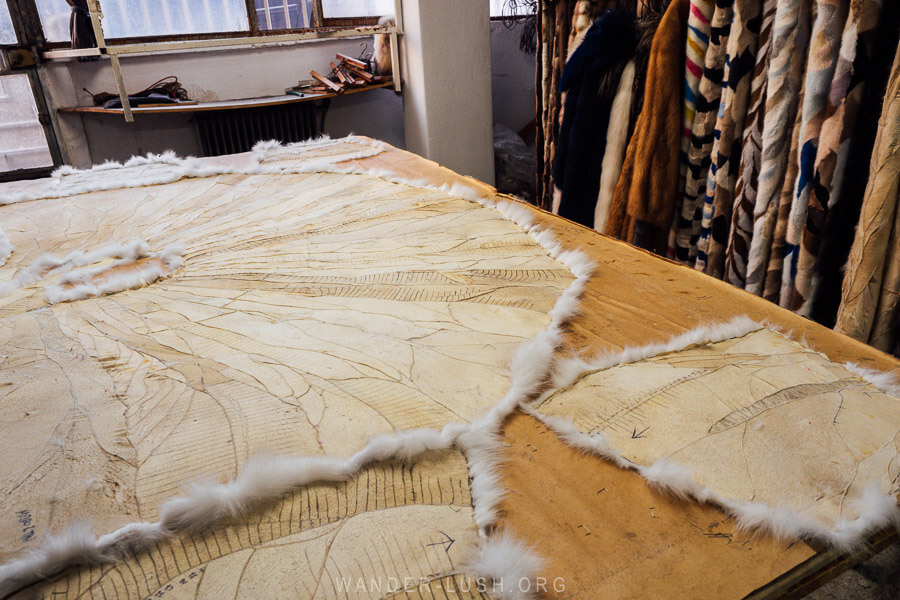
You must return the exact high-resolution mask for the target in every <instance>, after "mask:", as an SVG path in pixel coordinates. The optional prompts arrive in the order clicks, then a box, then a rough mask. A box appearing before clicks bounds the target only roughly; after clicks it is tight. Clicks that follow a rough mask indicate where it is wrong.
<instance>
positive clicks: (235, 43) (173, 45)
mask: <svg viewBox="0 0 900 600" xmlns="http://www.w3.org/2000/svg"><path fill="white" fill-rule="evenodd" d="M394 32H396V33H397V34H402V32H401V31H399V30H398V29H397V28H396V27H393V26H391V27H379V26H377V25H374V26H359V27H349V28H328V29H314V30H307V31H298V32H296V33H283V34H277V35H258V36H242V37H229V38H210V39H205V40H182V41H172V42H147V43H133V44H116V45H111V46H108V47H106V48H105V49H103V51H102V52H101V50H100V49H99V48H83V49H78V50H49V51H47V52H44V53H43V54H42V57H43V58H44V59H45V60H72V59H76V58H82V57H86V56H121V55H153V54H162V53H168V52H185V51H189V52H194V51H197V50H223V49H230V48H246V47H248V46H254V47H263V46H270V45H272V46H276V45H284V44H296V43H303V42H309V41H316V40H329V39H341V38H355V37H368V36H371V35H375V34H380V33H386V34H390V33H394Z"/></svg>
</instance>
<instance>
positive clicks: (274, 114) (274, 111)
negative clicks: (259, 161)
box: [196, 102, 321, 156]
mask: <svg viewBox="0 0 900 600" xmlns="http://www.w3.org/2000/svg"><path fill="white" fill-rule="evenodd" d="M318 110H321V109H317V108H316V107H315V106H314V105H313V103H312V102H295V103H293V104H283V105H280V106H265V107H260V108H242V109H236V110H216V111H201V112H198V113H196V114H197V125H198V127H199V129H200V145H201V148H202V149H203V155H204V156H218V155H221V154H234V153H236V152H247V151H248V150H250V149H251V148H253V145H254V144H256V142H259V141H261V140H279V141H282V142H300V141H303V140H308V139H310V138H314V137H318V136H319V134H320V133H321V124H320V123H319V121H318V119H317V112H318Z"/></svg>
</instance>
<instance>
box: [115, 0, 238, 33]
mask: <svg viewBox="0 0 900 600" xmlns="http://www.w3.org/2000/svg"><path fill="white" fill-rule="evenodd" d="M100 6H101V8H102V9H103V17H104V19H103V35H105V36H106V37H108V38H117V37H137V36H152V35H171V34H178V33H212V32H216V31H246V30H247V29H249V25H248V23H247V5H246V4H245V3H244V0H101V2H100Z"/></svg>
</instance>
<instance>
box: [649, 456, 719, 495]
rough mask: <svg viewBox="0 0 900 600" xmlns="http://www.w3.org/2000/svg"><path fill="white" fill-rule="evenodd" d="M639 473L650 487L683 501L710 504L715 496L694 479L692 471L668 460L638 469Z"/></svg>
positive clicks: (661, 460)
mask: <svg viewBox="0 0 900 600" xmlns="http://www.w3.org/2000/svg"><path fill="white" fill-rule="evenodd" d="M637 471H638V473H640V474H641V476H642V477H643V478H644V479H646V480H647V483H649V484H650V487H651V488H653V489H655V490H657V491H660V492H665V493H667V494H671V495H672V496H675V497H676V498H681V499H682V500H697V501H699V502H708V501H709V500H711V499H713V498H714V497H715V494H714V493H713V491H712V490H711V489H709V488H708V487H703V486H701V485H700V484H698V483H697V482H696V481H694V479H693V478H692V469H691V468H690V467H688V466H686V465H682V464H678V463H676V462H672V461H669V460H666V459H664V458H663V459H660V460H658V461H656V462H654V463H653V464H652V465H650V466H649V467H637Z"/></svg>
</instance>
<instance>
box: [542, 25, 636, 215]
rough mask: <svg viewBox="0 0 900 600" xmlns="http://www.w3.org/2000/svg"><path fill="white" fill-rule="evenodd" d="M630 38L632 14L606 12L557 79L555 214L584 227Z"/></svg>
mask: <svg viewBox="0 0 900 600" xmlns="http://www.w3.org/2000/svg"><path fill="white" fill-rule="evenodd" d="M635 42H636V34H635V29H634V18H633V16H632V15H631V14H630V13H629V12H628V11H624V10H612V11H607V12H605V13H604V14H603V15H601V17H600V18H599V19H598V20H597V22H596V23H594V24H593V25H592V26H591V28H590V29H588V31H587V33H586V34H585V36H584V40H583V41H582V42H581V44H580V45H579V46H578V48H577V49H576V50H575V51H574V52H573V53H572V56H571V57H570V58H569V61H568V62H567V63H566V66H565V68H564V69H563V74H562V78H561V79H560V86H559V87H560V93H562V92H565V94H566V99H565V107H564V109H563V122H562V126H561V127H560V132H559V146H558V149H557V152H556V160H555V163H554V168H553V181H554V184H555V185H556V186H557V187H558V188H559V189H560V190H561V191H562V198H561V201H560V205H559V214H560V216H563V217H566V218H567V219H571V220H573V221H575V222H577V223H581V224H582V225H585V226H587V227H593V226H594V209H595V206H596V204H597V193H598V191H599V189H600V172H601V165H602V163H603V154H604V151H605V149H606V131H607V128H608V125H609V115H610V109H611V107H612V103H613V99H614V98H615V95H616V90H617V87H618V82H619V78H620V76H621V74H622V70H623V69H624V67H625V65H626V63H627V62H628V60H629V59H630V58H631V56H632V54H633V52H634V46H635Z"/></svg>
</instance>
